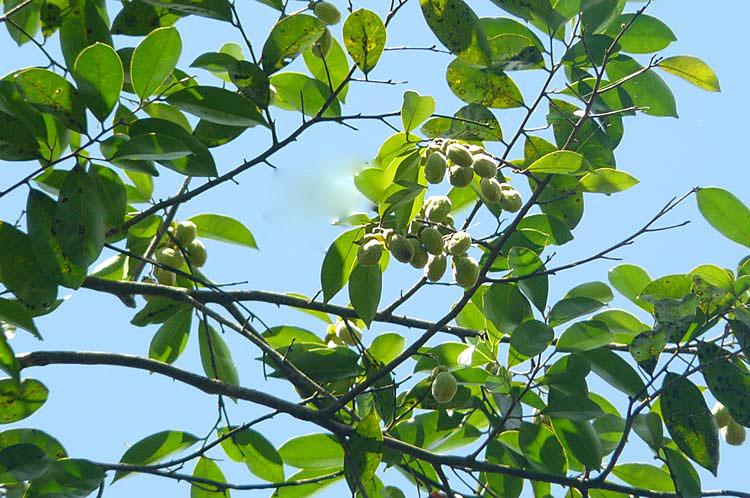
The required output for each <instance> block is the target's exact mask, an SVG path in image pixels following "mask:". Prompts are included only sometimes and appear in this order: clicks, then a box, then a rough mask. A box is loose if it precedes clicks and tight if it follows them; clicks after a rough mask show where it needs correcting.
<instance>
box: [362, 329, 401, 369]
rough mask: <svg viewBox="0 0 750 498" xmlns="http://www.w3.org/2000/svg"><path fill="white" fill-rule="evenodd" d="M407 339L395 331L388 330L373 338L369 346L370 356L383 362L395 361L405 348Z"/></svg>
mask: <svg viewBox="0 0 750 498" xmlns="http://www.w3.org/2000/svg"><path fill="white" fill-rule="evenodd" d="M405 345H406V339H404V338H403V337H402V336H401V335H399V334H397V333H395V332H386V333H385V334H380V335H379V336H377V337H376V338H375V339H373V341H372V344H370V347H369V348H367V351H368V352H369V354H370V356H372V357H373V358H374V359H375V360H377V361H379V362H380V363H383V364H388V363H390V362H391V361H393V360H394V359H395V358H396V357H397V356H398V355H399V354H401V352H402V351H403V350H404V346H405Z"/></svg>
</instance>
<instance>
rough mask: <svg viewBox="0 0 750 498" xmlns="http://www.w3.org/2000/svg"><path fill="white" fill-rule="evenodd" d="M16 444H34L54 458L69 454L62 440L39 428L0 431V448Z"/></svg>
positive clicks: (64, 456) (57, 458)
mask: <svg viewBox="0 0 750 498" xmlns="http://www.w3.org/2000/svg"><path fill="white" fill-rule="evenodd" d="M16 444H31V445H34V446H36V447H37V448H40V449H41V450H42V451H44V454H45V455H47V457H48V458H51V459H53V460H59V459H61V458H66V457H67V456H68V454H67V452H66V451H65V448H63V446H62V444H60V441H58V440H57V439H55V438H54V437H52V436H50V435H49V434H47V433H46V432H44V431H40V430H39V429H8V430H7V431H3V432H0V448H7V447H8V446H13V445H16Z"/></svg>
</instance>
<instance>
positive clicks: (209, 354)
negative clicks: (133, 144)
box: [198, 322, 240, 385]
mask: <svg viewBox="0 0 750 498" xmlns="http://www.w3.org/2000/svg"><path fill="white" fill-rule="evenodd" d="M198 344H199V346H200V354H201V365H203V371H204V372H206V375H207V376H209V377H210V378H212V379H216V380H220V381H222V382H226V383H227V384H234V385H239V383H240V379H239V375H238V374H237V366H236V365H235V364H234V360H233V359H232V353H231V351H230V350H229V346H227V343H226V342H224V339H222V337H221V334H219V332H217V331H216V329H214V328H213V327H211V326H210V325H206V324H205V323H204V322H201V324H200V325H199V326H198Z"/></svg>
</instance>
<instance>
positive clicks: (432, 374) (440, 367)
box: [430, 365, 450, 380]
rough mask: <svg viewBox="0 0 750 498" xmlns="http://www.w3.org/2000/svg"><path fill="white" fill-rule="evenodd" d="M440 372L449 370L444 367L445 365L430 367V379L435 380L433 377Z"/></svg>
mask: <svg viewBox="0 0 750 498" xmlns="http://www.w3.org/2000/svg"><path fill="white" fill-rule="evenodd" d="M440 372H450V369H449V368H448V367H446V366H445V365H438V366H436V367H435V368H433V369H432V373H431V374H430V379H432V380H435V377H437V376H438V374H439V373H440Z"/></svg>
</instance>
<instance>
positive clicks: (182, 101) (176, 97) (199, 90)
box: [167, 18, 288, 127]
mask: <svg viewBox="0 0 750 498" xmlns="http://www.w3.org/2000/svg"><path fill="white" fill-rule="evenodd" d="M287 19H288V18H287ZM167 102H168V103H170V104H172V105H173V106H175V107H177V108H178V109H180V110H182V111H185V112H187V113H189V114H192V115H194V116H197V117H199V118H201V119H205V120H206V121H210V122H212V123H216V124H220V125H228V126H246V127H251V126H256V125H258V124H261V125H263V126H266V121H265V119H264V118H263V116H262V115H261V113H260V110H259V109H258V107H257V106H256V105H255V104H254V103H253V102H252V101H251V100H250V99H248V98H247V97H245V96H243V95H240V94H238V93H234V92H230V91H229V90H225V89H224V88H218V87H213V86H193V87H189V88H184V89H182V90H180V91H178V92H175V93H173V94H171V95H169V96H168V97H167Z"/></svg>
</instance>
